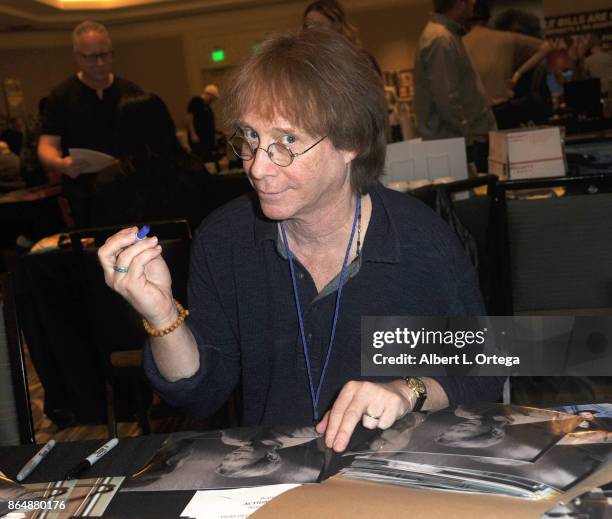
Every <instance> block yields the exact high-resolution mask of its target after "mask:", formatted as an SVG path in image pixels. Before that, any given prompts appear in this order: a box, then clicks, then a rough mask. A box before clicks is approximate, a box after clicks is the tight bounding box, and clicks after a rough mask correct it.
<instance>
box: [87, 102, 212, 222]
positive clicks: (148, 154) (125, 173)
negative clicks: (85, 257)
mask: <svg viewBox="0 0 612 519" xmlns="http://www.w3.org/2000/svg"><path fill="white" fill-rule="evenodd" d="M116 151H117V157H118V159H119V162H118V164H117V166H113V167H111V168H108V169H106V170H104V171H102V172H100V173H98V174H97V176H96V178H95V183H94V191H93V211H92V213H93V216H92V218H93V224H94V225H115V224H122V223H134V222H142V221H147V220H165V219H172V218H185V219H186V220H188V221H189V223H190V226H191V228H192V229H195V228H196V227H197V226H198V225H199V223H200V221H201V220H202V219H203V218H204V216H206V214H208V212H209V211H210V209H211V196H212V193H211V188H210V183H209V182H210V175H209V174H208V171H206V168H205V166H204V163H203V162H202V161H201V160H200V159H199V158H198V157H196V156H194V155H192V154H189V153H187V152H186V151H185V150H184V149H183V148H182V147H181V145H180V143H179V141H178V139H177V137H176V128H175V126H174V122H173V121H172V117H171V115H170V112H169V111H168V108H167V107H166V105H165V103H164V102H163V101H162V100H161V99H160V98H159V97H158V96H156V95H155V94H149V93H143V94H134V95H128V96H124V97H123V98H122V100H121V102H120V104H119V109H118V116H117V142H116Z"/></svg>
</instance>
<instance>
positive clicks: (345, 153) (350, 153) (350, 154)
mask: <svg viewBox="0 0 612 519" xmlns="http://www.w3.org/2000/svg"><path fill="white" fill-rule="evenodd" d="M340 153H341V154H342V158H343V159H344V163H345V164H349V163H350V162H352V161H353V159H354V158H355V157H356V156H357V152H356V151H354V150H340Z"/></svg>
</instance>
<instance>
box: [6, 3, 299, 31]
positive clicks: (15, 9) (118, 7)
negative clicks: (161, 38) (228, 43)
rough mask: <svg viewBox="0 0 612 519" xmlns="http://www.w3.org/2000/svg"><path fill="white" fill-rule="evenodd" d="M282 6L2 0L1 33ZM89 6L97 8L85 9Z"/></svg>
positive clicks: (63, 28) (60, 28) (59, 28)
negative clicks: (85, 21) (95, 22)
mask: <svg viewBox="0 0 612 519" xmlns="http://www.w3.org/2000/svg"><path fill="white" fill-rule="evenodd" d="M286 1H287V0H285V2H286ZM289 1H292V0H289ZM281 2H283V0H0V32H24V31H48V30H65V29H71V28H73V27H74V26H75V25H76V24H77V23H79V22H81V21H83V20H86V19H91V18H94V19H95V20H96V21H99V22H102V23H104V24H106V25H114V24H121V23H130V22H138V21H145V20H155V19H160V18H165V19H167V18H173V17H181V16H189V15H194V14H202V13H207V12H208V13H210V12H215V11H227V10H232V9H240V8H246V7H255V6H262V5H270V4H278V3H281ZM88 5H91V6H93V7H90V8H85V7H86V6H88ZM94 7H95V8H94Z"/></svg>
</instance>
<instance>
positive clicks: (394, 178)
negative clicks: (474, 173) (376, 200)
mask: <svg viewBox="0 0 612 519" xmlns="http://www.w3.org/2000/svg"><path fill="white" fill-rule="evenodd" d="M467 176H468V173H467V159H466V154H465V140H464V139H463V138H454V139H438V140H433V141H423V140H421V139H413V140H411V141H402V142H394V143H392V144H387V154H386V161H385V175H384V177H383V183H384V184H385V185H389V184H391V183H397V182H414V181H421V180H424V179H425V180H428V181H429V182H431V181H433V180H436V179H438V178H449V177H452V179H453V180H461V179H464V178H467ZM410 189H415V188H414V187H410Z"/></svg>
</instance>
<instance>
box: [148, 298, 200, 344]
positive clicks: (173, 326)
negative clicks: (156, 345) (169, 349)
mask: <svg viewBox="0 0 612 519" xmlns="http://www.w3.org/2000/svg"><path fill="white" fill-rule="evenodd" d="M174 306H176V309H177V310H178V313H179V315H178V317H177V318H176V321H174V322H173V323H172V324H171V325H170V326H168V327H167V328H164V329H163V330H156V329H155V328H153V327H152V326H151V325H150V324H149V321H147V320H146V319H143V320H142V325H143V326H144V329H145V331H146V332H147V333H148V334H149V335H151V336H152V337H164V336H165V335H168V334H169V333H172V332H173V331H174V330H176V329H177V328H178V327H179V326H180V325H181V324H183V322H184V321H185V317H187V316H188V315H189V310H186V309H185V308H183V305H182V304H181V303H179V302H178V301H177V300H176V299H174Z"/></svg>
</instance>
